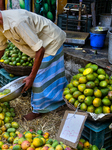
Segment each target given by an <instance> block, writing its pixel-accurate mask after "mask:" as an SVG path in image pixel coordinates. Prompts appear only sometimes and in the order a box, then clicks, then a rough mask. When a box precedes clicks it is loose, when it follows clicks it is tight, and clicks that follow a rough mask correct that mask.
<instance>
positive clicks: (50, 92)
mask: <svg viewBox="0 0 112 150" xmlns="http://www.w3.org/2000/svg"><path fill="white" fill-rule="evenodd" d="M67 84H68V82H67V79H66V77H65V67H64V52H63V46H61V47H60V49H59V50H58V51H57V53H56V55H55V56H51V55H50V56H48V57H45V58H43V60H42V63H41V66H40V68H39V70H38V72H37V75H36V77H35V80H34V83H33V86H32V92H31V105H32V107H33V112H34V113H45V112H49V111H52V110H54V109H56V108H58V107H60V106H61V105H64V104H65V103H64V100H63V97H62V94H63V89H64V88H65V87H66V85H67Z"/></svg>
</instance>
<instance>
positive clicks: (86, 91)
mask: <svg viewBox="0 0 112 150" xmlns="http://www.w3.org/2000/svg"><path fill="white" fill-rule="evenodd" d="M78 71H79V73H78V74H76V75H74V76H73V78H72V80H71V81H70V83H69V84H68V85H67V86H66V88H65V89H64V91H63V95H64V96H65V99H66V100H68V101H69V103H71V104H73V105H74V107H75V108H77V107H78V106H79V108H80V109H81V110H82V111H87V112H91V113H96V114H100V113H111V112H112V77H109V75H108V74H107V73H106V72H105V70H104V69H102V68H99V67H98V66H97V65H96V64H92V63H88V64H87V65H86V66H85V68H79V69H78Z"/></svg>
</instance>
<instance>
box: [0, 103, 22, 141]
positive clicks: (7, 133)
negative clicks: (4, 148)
mask: <svg viewBox="0 0 112 150" xmlns="http://www.w3.org/2000/svg"><path fill="white" fill-rule="evenodd" d="M14 117H15V113H14V108H12V107H10V104H9V103H8V102H4V103H0V139H2V138H4V139H5V140H7V141H9V142H11V141H13V139H14V137H15V135H16V134H15V132H16V129H17V128H18V127H19V124H18V123H17V122H15V121H13V118H14Z"/></svg>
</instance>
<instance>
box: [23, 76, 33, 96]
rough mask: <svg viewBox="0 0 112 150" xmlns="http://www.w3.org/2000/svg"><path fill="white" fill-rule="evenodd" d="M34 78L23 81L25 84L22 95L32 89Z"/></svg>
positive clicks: (29, 77)
mask: <svg viewBox="0 0 112 150" xmlns="http://www.w3.org/2000/svg"><path fill="white" fill-rule="evenodd" d="M33 81H34V78H33V77H31V76H28V77H26V78H25V79H23V83H25V85H24V87H23V89H22V91H21V93H24V92H25V91H27V90H28V89H29V88H31V87H32V84H33Z"/></svg>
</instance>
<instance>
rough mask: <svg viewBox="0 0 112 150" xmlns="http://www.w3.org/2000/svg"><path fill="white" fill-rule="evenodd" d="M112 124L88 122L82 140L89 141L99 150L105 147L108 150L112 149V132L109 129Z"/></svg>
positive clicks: (107, 122)
mask: <svg viewBox="0 0 112 150" xmlns="http://www.w3.org/2000/svg"><path fill="white" fill-rule="evenodd" d="M110 123H111V122H109V121H106V122H92V121H89V120H87V121H86V122H85V125H84V129H83V132H82V135H81V138H84V139H85V140H88V141H89V142H90V143H91V144H92V145H96V146H97V147H98V148H99V149H100V148H101V147H105V148H106V150H111V149H112V131H111V130H110V129H109V125H110Z"/></svg>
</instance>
